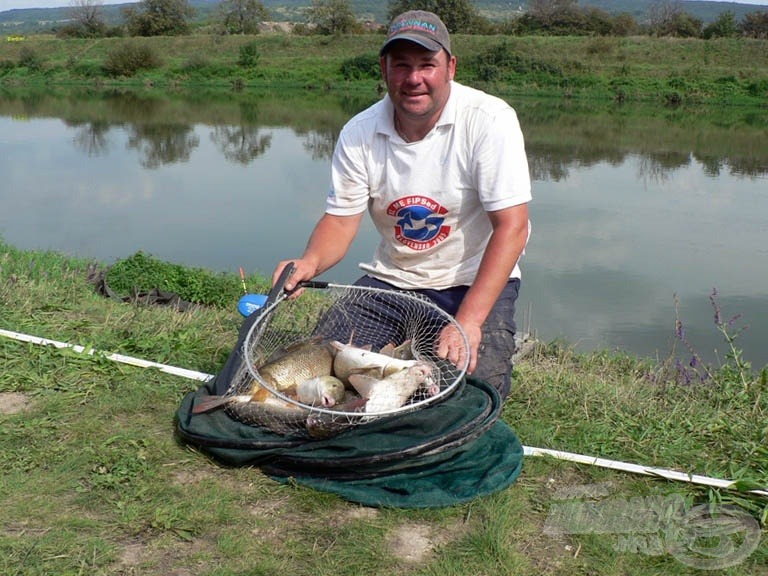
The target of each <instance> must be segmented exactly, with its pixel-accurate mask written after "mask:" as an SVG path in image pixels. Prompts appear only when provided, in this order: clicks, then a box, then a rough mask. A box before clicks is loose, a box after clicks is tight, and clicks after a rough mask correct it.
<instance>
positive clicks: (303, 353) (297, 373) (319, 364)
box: [192, 339, 342, 414]
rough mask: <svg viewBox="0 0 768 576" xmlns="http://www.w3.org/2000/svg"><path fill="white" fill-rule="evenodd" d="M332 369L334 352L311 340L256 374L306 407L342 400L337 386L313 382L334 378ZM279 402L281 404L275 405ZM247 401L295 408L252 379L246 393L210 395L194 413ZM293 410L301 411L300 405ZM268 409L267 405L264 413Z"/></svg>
mask: <svg viewBox="0 0 768 576" xmlns="http://www.w3.org/2000/svg"><path fill="white" fill-rule="evenodd" d="M332 369H333V349H332V348H331V347H330V346H329V345H328V344H326V343H322V342H318V341H317V340H315V339H312V340H307V341H303V342H298V343H295V344H292V345H290V346H288V347H287V348H286V349H285V350H283V351H282V352H280V353H279V354H277V355H273V356H272V357H271V358H270V359H269V360H268V361H267V362H266V363H264V364H262V365H261V366H260V367H259V368H257V371H258V373H259V376H260V377H261V379H262V380H263V381H264V382H265V383H266V384H267V385H268V386H270V387H271V388H273V389H274V390H275V391H277V392H279V393H281V394H283V395H285V396H287V397H290V398H291V399H297V400H299V401H300V402H302V403H307V404H315V403H317V404H322V405H324V406H329V405H331V406H332V405H333V404H332V403H335V402H336V401H338V400H340V399H341V398H342V396H340V394H339V391H338V385H337V384H336V383H334V382H319V381H314V382H311V381H312V380H313V379H316V378H321V377H325V376H331V370H332ZM308 382H309V383H308ZM300 387H301V388H300ZM302 398H303V399H302ZM278 400H279V402H272V401H278ZM305 400H307V402H305ZM246 401H247V402H253V403H255V404H260V403H268V405H269V406H271V407H273V408H275V409H277V408H278V407H280V408H285V406H282V405H291V406H293V405H292V404H290V403H289V402H285V401H283V400H280V399H279V398H278V397H276V396H275V395H274V394H273V393H272V391H270V390H269V389H268V388H266V387H265V386H262V385H261V384H260V383H259V382H258V381H257V380H256V379H253V378H252V379H251V381H250V387H249V389H248V390H247V391H243V392H242V393H241V394H238V395H232V394H225V395H224V396H209V397H207V398H206V399H205V400H203V401H201V402H200V403H199V404H197V405H196V406H195V407H194V408H193V409H192V413H193V414H200V413H203V412H210V411H211V410H215V409H217V408H221V407H224V406H227V405H228V404H230V403H233V402H236V403H238V404H243V403H244V402H246ZM268 401H270V402H268ZM281 404H282V405H281ZM293 407H294V408H299V407H298V406H293ZM267 410H268V408H267V406H265V407H264V408H263V411H267Z"/></svg>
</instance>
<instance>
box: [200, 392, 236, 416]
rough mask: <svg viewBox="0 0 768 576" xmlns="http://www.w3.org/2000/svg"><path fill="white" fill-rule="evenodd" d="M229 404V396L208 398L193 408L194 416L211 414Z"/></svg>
mask: <svg viewBox="0 0 768 576" xmlns="http://www.w3.org/2000/svg"><path fill="white" fill-rule="evenodd" d="M227 402H229V397H227V396H207V397H206V398H204V399H203V400H201V401H200V402H198V403H197V404H195V406H194V407H193V408H192V414H203V413H205V412H211V411H213V410H216V409H218V408H221V407H222V406H224V405H225V404H226V403H227Z"/></svg>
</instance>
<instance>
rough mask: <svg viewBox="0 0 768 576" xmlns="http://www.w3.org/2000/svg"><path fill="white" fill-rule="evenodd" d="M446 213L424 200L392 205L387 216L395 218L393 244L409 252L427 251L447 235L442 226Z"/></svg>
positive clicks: (411, 198) (403, 200) (410, 198)
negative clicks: (407, 249)
mask: <svg viewBox="0 0 768 576" xmlns="http://www.w3.org/2000/svg"><path fill="white" fill-rule="evenodd" d="M447 213H448V210H447V209H446V208H445V207H443V206H441V205H440V204H439V203H438V202H435V201H434V200H432V199H431V198H427V197H426V196H405V197H404V198H400V199H398V200H395V201H394V202H392V203H391V204H390V205H389V207H388V208H387V215H388V216H393V217H395V218H397V221H396V222H395V240H397V241H398V242H400V243H401V244H404V245H405V246H408V247H409V248H411V249H412V250H428V249H429V248H432V247H433V246H437V245H438V244H439V243H440V242H442V241H443V240H445V239H446V238H447V237H448V235H449V234H450V233H451V227H450V226H446V225H445V215H446V214H447Z"/></svg>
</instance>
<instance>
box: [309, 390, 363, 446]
mask: <svg viewBox="0 0 768 576" xmlns="http://www.w3.org/2000/svg"><path fill="white" fill-rule="evenodd" d="M367 402H368V399H367V398H361V397H360V396H357V395H354V394H352V393H350V392H347V397H346V399H345V400H344V402H343V403H341V404H338V405H337V406H336V407H334V410H338V411H339V412H346V413H347V414H349V413H350V412H353V413H357V412H362V411H363V409H364V408H365V404H366V403H367ZM347 414H338V415H337V414H329V413H328V412H312V413H311V414H309V416H307V419H306V421H305V426H306V429H307V433H308V434H309V435H310V436H311V437H312V438H314V439H316V440H321V439H324V438H330V437H331V436H335V435H336V434H339V433H340V432H343V431H344V430H346V429H347V428H351V427H353V426H355V425H356V424H357V423H358V421H354V420H352V419H350V417H349V416H348V415H347ZM353 418H354V417H353Z"/></svg>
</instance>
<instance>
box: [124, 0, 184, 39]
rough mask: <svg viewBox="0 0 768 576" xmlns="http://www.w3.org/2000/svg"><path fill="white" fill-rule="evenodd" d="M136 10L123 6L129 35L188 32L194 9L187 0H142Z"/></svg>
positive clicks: (171, 34)
mask: <svg viewBox="0 0 768 576" xmlns="http://www.w3.org/2000/svg"><path fill="white" fill-rule="evenodd" d="M138 6H139V10H138V11H137V10H136V8H134V7H133V6H132V5H131V6H128V7H126V8H123V17H124V18H125V20H126V24H127V26H128V33H129V34H130V35H131V36H178V35H180V34H186V33H187V32H189V19H190V18H191V17H192V16H193V15H194V13H195V12H194V10H193V9H192V8H191V7H190V5H189V2H188V1H187V0H142V1H141V2H140V3H139V4H138Z"/></svg>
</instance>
